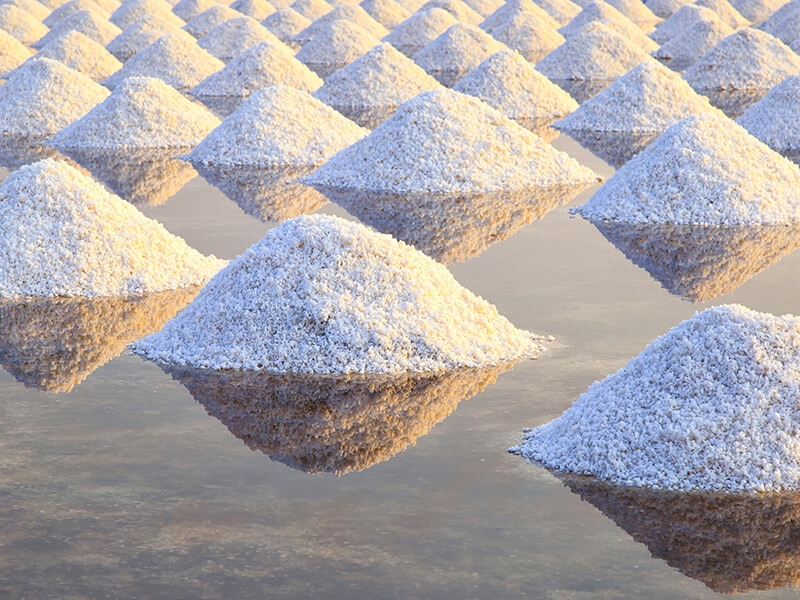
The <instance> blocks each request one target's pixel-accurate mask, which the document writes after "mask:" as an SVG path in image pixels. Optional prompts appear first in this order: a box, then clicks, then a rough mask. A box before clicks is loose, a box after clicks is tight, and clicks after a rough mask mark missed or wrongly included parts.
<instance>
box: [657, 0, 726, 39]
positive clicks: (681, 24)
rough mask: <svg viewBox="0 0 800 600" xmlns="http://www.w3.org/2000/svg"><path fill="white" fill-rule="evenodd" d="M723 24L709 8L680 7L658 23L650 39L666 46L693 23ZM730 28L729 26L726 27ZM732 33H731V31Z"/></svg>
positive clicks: (691, 5)
mask: <svg viewBox="0 0 800 600" xmlns="http://www.w3.org/2000/svg"><path fill="white" fill-rule="evenodd" d="M701 22H703V23H723V21H722V19H720V18H719V15H718V14H717V13H715V12H714V11H713V10H711V9H710V8H706V7H705V6H698V5H697V4H688V5H686V6H682V7H681V8H679V9H678V10H677V11H675V13H674V14H673V15H672V16H671V17H670V18H669V19H667V20H666V21H663V22H661V23H659V24H658V25H657V26H656V29H655V31H654V32H653V33H651V34H650V37H651V38H653V39H654V40H655V41H656V42H658V43H659V44H666V43H667V42H668V41H670V40H671V39H672V38H674V37H676V36H678V35H681V34H682V33H684V32H685V31H688V30H689V28H690V27H692V26H693V25H694V24H695V23H701ZM728 27H729V28H730V26H728ZM731 33H733V31H731Z"/></svg>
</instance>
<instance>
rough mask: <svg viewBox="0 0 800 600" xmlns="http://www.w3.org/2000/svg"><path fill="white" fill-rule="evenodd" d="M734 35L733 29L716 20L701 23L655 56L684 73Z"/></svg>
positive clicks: (675, 38)
mask: <svg viewBox="0 0 800 600" xmlns="http://www.w3.org/2000/svg"><path fill="white" fill-rule="evenodd" d="M732 33H733V29H731V28H730V27H728V26H727V25H726V24H725V23H723V22H722V21H720V20H719V19H716V17H715V20H714V21H711V22H706V21H699V22H697V23H695V24H694V25H692V26H691V27H690V28H689V29H687V30H686V31H684V32H683V33H681V34H680V35H676V36H675V37H674V38H672V39H671V40H670V41H668V42H666V43H665V44H663V45H662V46H661V47H660V48H659V49H658V50H656V51H655V52H654V53H653V56H654V57H655V58H657V59H658V60H660V61H661V62H663V63H664V64H665V65H667V66H668V67H669V68H670V69H673V70H675V71H679V72H680V71H683V70H684V69H686V68H688V67H690V66H691V65H693V64H694V63H696V62H697V61H698V60H700V58H702V57H703V55H704V54H705V53H706V52H708V51H709V50H711V49H712V48H713V47H714V46H716V45H717V44H719V43H720V42H721V41H722V40H724V39H725V38H726V37H728V36H729V35H731V34H732Z"/></svg>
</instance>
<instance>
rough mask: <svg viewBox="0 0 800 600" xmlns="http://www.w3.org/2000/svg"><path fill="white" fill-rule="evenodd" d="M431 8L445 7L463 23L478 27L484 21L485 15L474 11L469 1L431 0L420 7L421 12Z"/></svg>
mask: <svg viewBox="0 0 800 600" xmlns="http://www.w3.org/2000/svg"><path fill="white" fill-rule="evenodd" d="M431 8H443V9H444V10H446V11H447V12H449V13H450V14H451V15H453V16H454V17H455V18H456V20H457V21H458V22H459V23H462V24H463V25H472V26H473V27H478V26H480V24H481V23H483V21H484V17H483V16H482V15H481V14H480V13H478V12H476V11H474V10H473V9H472V8H470V6H469V5H468V4H467V3H465V2H462V1H461V0H429V1H428V2H426V3H425V4H423V5H422V6H421V7H420V9H419V12H423V11H426V10H429V9H431Z"/></svg>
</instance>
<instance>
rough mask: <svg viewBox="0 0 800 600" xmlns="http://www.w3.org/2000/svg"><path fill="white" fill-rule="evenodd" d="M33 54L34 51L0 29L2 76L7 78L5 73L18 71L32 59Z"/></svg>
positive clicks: (0, 71) (0, 65)
mask: <svg viewBox="0 0 800 600" xmlns="http://www.w3.org/2000/svg"><path fill="white" fill-rule="evenodd" d="M31 54H32V51H31V50H30V49H29V48H27V47H26V46H24V45H23V44H22V42H20V41H19V40H18V39H17V38H15V37H14V36H13V35H11V34H10V33H7V32H5V31H3V30H2V29H0V76H2V77H3V78H5V76H4V75H3V74H4V73H8V72H9V71H12V70H14V69H16V68H17V67H18V66H20V65H21V64H22V63H23V62H25V61H26V60H27V59H28V58H30V57H31Z"/></svg>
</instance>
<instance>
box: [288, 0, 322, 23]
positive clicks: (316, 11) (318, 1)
mask: <svg viewBox="0 0 800 600" xmlns="http://www.w3.org/2000/svg"><path fill="white" fill-rule="evenodd" d="M290 6H291V8H292V9H293V10H296V11H297V12H299V13H300V14H301V15H303V16H304V17H305V18H306V19H308V20H309V21H316V20H317V19H319V18H320V17H321V16H323V15H325V14H327V13H329V12H331V11H332V10H333V6H331V5H330V4H328V3H327V2H325V0H295V1H294V2H293V3H292V4H291V5H290Z"/></svg>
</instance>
